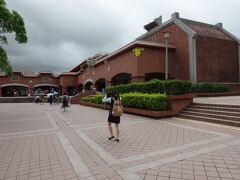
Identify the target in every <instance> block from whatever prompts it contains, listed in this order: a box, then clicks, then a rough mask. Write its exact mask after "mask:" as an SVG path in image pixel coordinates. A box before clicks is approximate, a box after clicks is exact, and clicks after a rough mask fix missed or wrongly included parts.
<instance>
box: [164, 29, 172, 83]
mask: <svg viewBox="0 0 240 180" xmlns="http://www.w3.org/2000/svg"><path fill="white" fill-rule="evenodd" d="M169 36H170V33H169V32H164V33H163V37H164V39H165V47H166V51H165V80H168V38H169Z"/></svg>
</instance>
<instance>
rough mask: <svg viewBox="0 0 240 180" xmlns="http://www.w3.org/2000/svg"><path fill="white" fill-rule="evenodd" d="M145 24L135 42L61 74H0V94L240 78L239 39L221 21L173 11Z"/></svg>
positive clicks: (78, 90)
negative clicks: (212, 22) (211, 21)
mask: <svg viewBox="0 0 240 180" xmlns="http://www.w3.org/2000/svg"><path fill="white" fill-rule="evenodd" d="M144 28H145V29H146V30H147V32H146V33H145V34H143V35H142V36H140V37H138V38H137V39H136V40H135V41H133V42H131V43H129V44H127V45H125V46H123V47H122V48H120V49H118V50H116V51H115V52H113V53H110V54H97V55H95V56H93V57H90V58H88V59H86V60H84V61H83V62H82V63H80V64H79V65H77V66H76V67H74V68H73V69H72V70H71V71H70V72H67V73H62V74H60V75H59V76H54V75H53V74H52V73H51V72H41V73H39V74H37V75H36V74H34V75H27V74H24V73H22V72H14V73H13V75H12V76H10V77H9V76H6V75H0V85H1V91H0V95H1V96H8V95H9V94H8V92H9V91H10V89H13V88H15V89H16V88H18V89H21V90H22V92H23V93H22V94H23V95H26V92H30V93H33V92H34V91H36V89H38V88H40V89H41V88H42V89H45V90H48V91H52V90H58V91H59V93H60V94H62V93H64V92H68V93H69V94H70V95H73V94H75V93H77V92H81V91H83V90H85V91H88V90H91V89H92V88H94V89H96V90H97V91H102V90H103V89H104V88H105V84H107V85H108V86H110V85H117V84H126V83H131V82H145V81H148V80H151V79H154V78H158V79H163V80H164V79H165V78H166V77H167V78H168V79H184V80H190V81H192V82H193V83H201V82H217V83H239V81H240V71H239V66H240V41H239V39H238V38H237V37H235V36H234V35H232V34H231V33H230V32H228V31H227V30H225V29H224V28H223V25H222V23H217V24H215V25H210V24H205V23H201V22H197V21H192V20H188V19H183V18H180V16H179V13H173V14H172V16H171V19H169V20H168V21H166V22H164V23H162V17H161V16H160V17H159V18H156V19H155V20H154V21H153V22H150V23H148V24H147V25H145V26H144ZM166 46H167V48H166ZM166 49H167V50H166ZM166 54H167V55H168V58H167V62H168V65H167V66H166V64H165V63H166ZM165 67H167V72H168V73H167V76H166V68H165Z"/></svg>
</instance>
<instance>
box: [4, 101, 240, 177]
mask: <svg viewBox="0 0 240 180" xmlns="http://www.w3.org/2000/svg"><path fill="white" fill-rule="evenodd" d="M106 118H107V111H105V110H101V109H95V108H90V107H84V106H79V105H72V106H71V107H70V108H69V109H68V111H67V112H63V111H62V110H61V109H60V106H50V105H48V104H45V105H37V104H0V179H6V180H16V179H23V180H25V179H56V180H61V179H66V180H68V179H69V180H71V179H72V180H73V179H80V180H82V179H83V180H84V179H86V180H88V179H89V180H94V179H112V180H118V179H126V180H135V179H136V180H138V179H139V180H140V179H146V180H147V179H155V180H160V179H170V180H180V179H186V180H187V179H189V180H193V179H195V180H205V179H207V180H217V179H218V180H230V179H238V180H240V129H238V128H234V127H228V126H223V125H217V124H209V123H202V122H195V121H189V120H184V119H179V118H166V119H161V120H154V119H150V118H145V117H139V116H133V115H128V114H124V116H123V117H122V119H121V124H120V129H121V135H120V142H119V143H118V142H116V141H114V140H112V141H109V140H108V137H109V133H108V129H107V126H106ZM114 132H115V131H114Z"/></svg>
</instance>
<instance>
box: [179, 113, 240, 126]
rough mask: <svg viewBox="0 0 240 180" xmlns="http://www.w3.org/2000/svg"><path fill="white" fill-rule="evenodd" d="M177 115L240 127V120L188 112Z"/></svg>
mask: <svg viewBox="0 0 240 180" xmlns="http://www.w3.org/2000/svg"><path fill="white" fill-rule="evenodd" d="M177 117H180V118H184V119H190V120H197V121H204V122H211V123H217V124H224V125H229V126H236V127H240V122H237V121H231V120H223V119H217V118H210V117H201V116H194V115H188V114H183V113H179V114H177Z"/></svg>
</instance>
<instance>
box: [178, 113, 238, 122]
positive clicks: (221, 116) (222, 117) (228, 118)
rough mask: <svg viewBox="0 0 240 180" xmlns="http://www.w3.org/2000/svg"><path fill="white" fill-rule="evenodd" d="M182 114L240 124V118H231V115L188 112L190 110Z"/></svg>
mask: <svg viewBox="0 0 240 180" xmlns="http://www.w3.org/2000/svg"><path fill="white" fill-rule="evenodd" d="M180 114H187V115H193V116H200V117H206V118H216V119H223V120H230V121H238V122H240V117H239V116H229V115H220V114H215V113H203V112H194V111H188V110H183V111H181V112H180Z"/></svg>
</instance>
